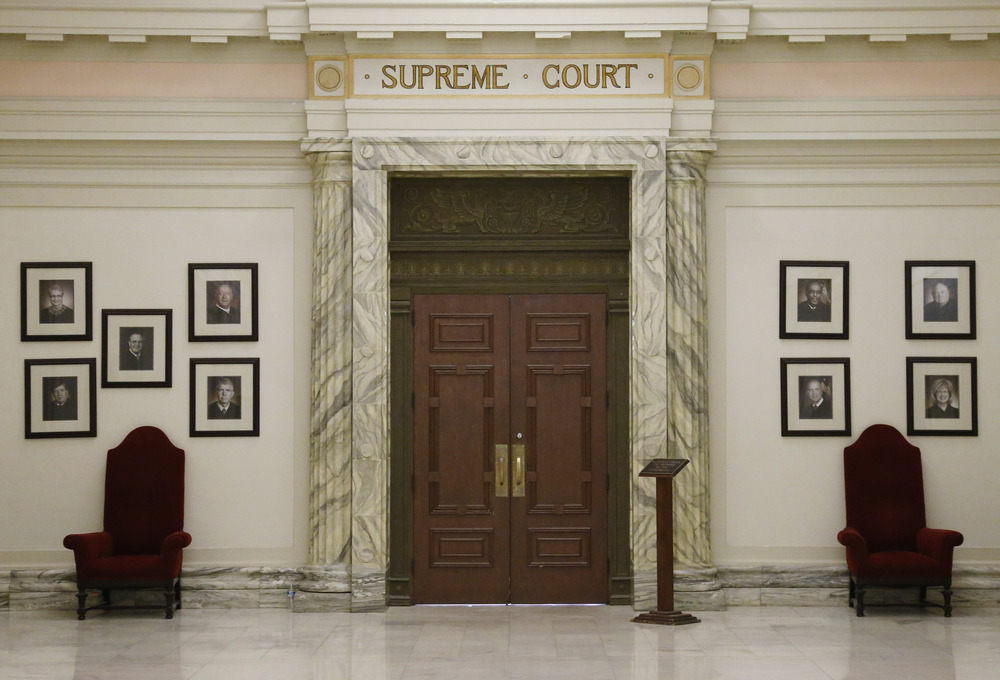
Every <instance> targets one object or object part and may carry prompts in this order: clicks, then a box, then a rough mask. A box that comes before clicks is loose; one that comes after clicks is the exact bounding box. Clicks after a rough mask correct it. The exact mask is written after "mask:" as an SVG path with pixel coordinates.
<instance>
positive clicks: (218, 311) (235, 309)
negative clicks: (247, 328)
mask: <svg viewBox="0 0 1000 680" xmlns="http://www.w3.org/2000/svg"><path fill="white" fill-rule="evenodd" d="M206 292H207V294H208V307H207V308H206V310H205V323H207V324H209V325H218V324H236V323H240V282H239V281H209V282H208V287H207V289H206Z"/></svg>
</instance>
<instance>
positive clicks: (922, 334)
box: [906, 260, 976, 340]
mask: <svg viewBox="0 0 1000 680" xmlns="http://www.w3.org/2000/svg"><path fill="white" fill-rule="evenodd" d="M906 338H907V339H908V340H913V339H920V338H924V339H927V340H945V339H949V340H974V339H975V338H976V263H975V262H973V261H969V260H963V261H944V262H932V261H924V260H919V261H918V260H912V261H907V262H906Z"/></svg>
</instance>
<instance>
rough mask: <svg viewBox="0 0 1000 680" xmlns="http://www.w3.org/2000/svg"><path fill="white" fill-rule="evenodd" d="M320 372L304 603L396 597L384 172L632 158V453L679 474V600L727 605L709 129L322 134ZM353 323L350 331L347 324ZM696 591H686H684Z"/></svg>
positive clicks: (316, 167) (568, 167)
mask: <svg viewBox="0 0 1000 680" xmlns="http://www.w3.org/2000/svg"><path fill="white" fill-rule="evenodd" d="M302 150H303V152H304V153H305V154H306V157H307V158H308V159H309V162H310V163H311V165H312V168H313V184H314V220H315V222H314V253H313V279H314V281H313V284H314V285H313V288H314V300H313V358H312V365H313V376H312V383H311V386H312V392H313V394H312V419H311V424H312V435H311V451H310V506H309V507H310V545H309V562H310V563H309V565H307V567H306V569H305V570H304V578H303V580H302V582H301V583H300V584H299V592H300V595H301V596H303V597H302V598H301V599H302V600H303V601H302V604H306V603H307V602H309V601H310V599H311V600H312V601H313V602H314V603H315V605H317V606H318V608H324V609H327V608H347V607H349V608H350V609H351V610H352V611H370V610H379V609H382V608H384V607H385V599H386V572H387V567H388V559H389V555H388V545H389V541H388V527H389V522H388V507H389V459H388V458H389V431H390V430H389V418H390V414H389V254H388V244H389V230H388V198H389V196H388V181H387V180H388V176H389V174H390V173H392V172H394V171H407V172H430V173H435V172H482V171H489V172H510V173H517V172H532V173H538V172H546V171H555V172H574V173H575V172H579V173H581V174H586V173H587V172H607V171H615V172H624V173H627V174H628V175H629V176H630V177H631V215H630V221H631V244H630V251H631V252H630V283H629V288H630V293H629V296H630V326H631V340H630V348H629V365H630V405H629V411H630V420H631V422H630V438H629V441H630V445H631V452H630V459H631V465H632V469H633V471H635V472H638V471H639V470H641V469H642V468H643V467H644V466H645V464H646V463H648V462H649V460H651V459H653V458H665V457H670V458H687V459H689V460H690V461H691V463H690V465H689V466H688V467H687V469H686V470H685V471H684V473H683V474H682V475H680V476H678V479H677V480H675V485H676V486H675V505H676V507H675V516H676V518H677V519H676V528H675V555H676V558H675V565H676V574H677V577H676V589H677V591H678V600H679V603H680V604H682V605H683V606H689V603H694V602H697V604H698V605H699V608H701V609H707V608H711V609H714V608H722V607H723V606H724V602H723V595H722V591H721V589H720V584H719V582H718V580H717V578H716V576H717V574H716V569H715V568H714V566H713V565H712V561H711V554H710V547H709V535H708V510H709V508H708V500H709V495H708V463H709V457H708V422H707V407H708V398H707V370H706V359H707V338H706V331H705V328H706V305H705V291H706V285H705V258H706V252H705V247H706V246H705V209H704V195H705V166H706V164H707V161H708V159H709V158H710V156H711V155H712V153H713V152H714V150H715V144H714V142H712V141H711V140H672V139H669V138H662V137H645V138H631V137H630V138H595V139H577V138H574V139H570V140H514V139H482V138H479V139H428V140H414V139H410V138H406V139H402V138H399V139H395V138H392V139H386V138H377V139H376V138H371V139H368V138H353V139H349V140H342V139H311V140H306V141H304V142H303V144H302ZM346 329H350V333H347V332H345V330H346ZM655 503H656V499H655V485H654V484H653V483H652V482H651V481H650V480H640V479H638V477H636V478H635V481H634V483H633V486H632V498H631V504H632V512H631V536H632V549H631V552H632V561H633V569H634V572H633V573H634V589H633V604H634V606H635V607H636V608H637V609H645V608H648V607H650V606H653V605H655V602H656V592H655V587H656V545H655V537H656V527H655V507H656V506H655ZM685 592H686V594H687V595H688V597H685V596H684V595H685Z"/></svg>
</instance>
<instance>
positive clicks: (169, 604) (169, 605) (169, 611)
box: [163, 586, 174, 619]
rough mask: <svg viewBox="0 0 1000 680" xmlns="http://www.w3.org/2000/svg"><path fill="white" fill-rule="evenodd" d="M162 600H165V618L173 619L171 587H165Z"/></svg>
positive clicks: (172, 591) (172, 593)
mask: <svg viewBox="0 0 1000 680" xmlns="http://www.w3.org/2000/svg"><path fill="white" fill-rule="evenodd" d="M163 599H164V600H166V613H167V618H168V619H172V618H174V589H173V586H167V588H166V590H164V591H163Z"/></svg>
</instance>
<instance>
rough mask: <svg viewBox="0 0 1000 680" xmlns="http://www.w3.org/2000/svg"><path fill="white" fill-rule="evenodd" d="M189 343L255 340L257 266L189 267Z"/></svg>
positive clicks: (196, 265) (216, 265)
mask: <svg viewBox="0 0 1000 680" xmlns="http://www.w3.org/2000/svg"><path fill="white" fill-rule="evenodd" d="M188 340H190V341H191V342H197V341H227V340H228V341H239V340H247V341H255V340H257V264H256V263H249V264H189V265H188Z"/></svg>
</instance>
